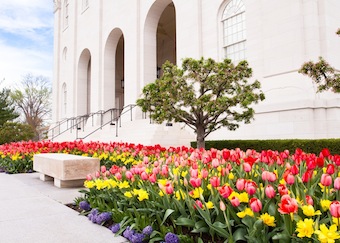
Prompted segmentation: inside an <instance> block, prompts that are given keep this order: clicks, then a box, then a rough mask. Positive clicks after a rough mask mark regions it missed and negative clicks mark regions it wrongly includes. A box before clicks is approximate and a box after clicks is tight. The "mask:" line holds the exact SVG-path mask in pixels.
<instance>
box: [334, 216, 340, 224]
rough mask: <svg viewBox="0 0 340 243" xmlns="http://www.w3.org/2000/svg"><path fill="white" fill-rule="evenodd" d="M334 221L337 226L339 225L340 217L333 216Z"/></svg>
mask: <svg viewBox="0 0 340 243" xmlns="http://www.w3.org/2000/svg"><path fill="white" fill-rule="evenodd" d="M332 222H333V224H335V225H336V226H339V225H340V218H335V217H332Z"/></svg>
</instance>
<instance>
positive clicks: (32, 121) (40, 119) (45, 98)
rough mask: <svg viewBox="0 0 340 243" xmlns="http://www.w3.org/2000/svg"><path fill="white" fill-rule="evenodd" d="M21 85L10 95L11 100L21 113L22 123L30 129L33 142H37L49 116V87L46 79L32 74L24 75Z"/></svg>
mask: <svg viewBox="0 0 340 243" xmlns="http://www.w3.org/2000/svg"><path fill="white" fill-rule="evenodd" d="M21 85H22V88H18V89H16V90H14V91H13V92H12V93H11V98H12V100H13V103H14V104H15V105H16V107H17V109H18V110H19V111H21V112H22V113H23V116H24V121H25V122H26V123H27V124H29V125H30V126H31V127H32V129H33V131H34V134H35V137H34V140H39V139H40V138H41V137H42V135H43V134H42V133H43V131H44V130H46V129H45V128H46V124H45V121H46V119H48V118H49V116H50V114H51V101H50V97H51V93H52V91H51V86H50V83H49V80H48V79H47V78H46V77H43V76H33V75H32V74H27V75H25V76H24V77H23V79H22V82H21Z"/></svg>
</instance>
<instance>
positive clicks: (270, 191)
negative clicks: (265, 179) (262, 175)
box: [265, 185, 276, 198]
mask: <svg viewBox="0 0 340 243" xmlns="http://www.w3.org/2000/svg"><path fill="white" fill-rule="evenodd" d="M265 193H266V196H267V197H268V198H274V197H275V195H276V192H275V189H274V187H273V186H272V185H267V186H266V189H265Z"/></svg>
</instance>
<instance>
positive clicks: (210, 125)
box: [137, 58, 264, 148]
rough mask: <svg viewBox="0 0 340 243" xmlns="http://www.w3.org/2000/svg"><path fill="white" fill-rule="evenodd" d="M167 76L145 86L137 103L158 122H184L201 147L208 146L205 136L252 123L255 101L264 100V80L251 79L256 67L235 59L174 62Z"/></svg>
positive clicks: (168, 66)
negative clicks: (253, 68) (252, 67)
mask: <svg viewBox="0 0 340 243" xmlns="http://www.w3.org/2000/svg"><path fill="white" fill-rule="evenodd" d="M162 69H163V76H162V77H161V78H160V79H157V80H156V81H155V82H154V83H150V84H148V85H146V86H145V87H144V89H143V96H144V97H143V98H140V99H138V100H137V105H139V106H140V107H142V110H143V111H144V112H146V111H149V112H150V113H151V118H152V119H154V120H155V121H156V122H158V123H162V122H164V121H175V122H183V123H185V124H186V125H188V126H189V127H190V128H192V129H193V130H194V131H195V133H196V134H197V147H199V148H202V147H203V148H204V147H205V138H206V137H207V136H208V135H209V134H210V133H211V132H213V131H215V130H217V129H219V128H221V127H227V128H228V129H229V130H235V129H237V128H238V127H239V122H242V121H243V122H245V123H250V120H251V119H252V118H253V117H254V109H253V108H252V107H251V105H252V104H255V103H257V102H258V101H260V100H263V99H264V94H263V93H262V91H260V90H259V89H260V82H259V81H257V80H256V81H255V82H253V83H251V84H249V83H248V82H247V79H249V78H250V77H251V76H252V70H251V68H250V67H249V66H248V63H247V62H246V61H242V62H240V63H238V64H237V65H234V64H233V63H232V62H231V60H229V59H225V60H224V61H223V62H216V61H214V60H213V59H203V58H201V59H200V60H194V59H191V58H186V59H184V60H183V63H182V68H179V67H177V66H176V65H174V64H171V63H170V62H166V63H165V64H164V65H163V67H162Z"/></svg>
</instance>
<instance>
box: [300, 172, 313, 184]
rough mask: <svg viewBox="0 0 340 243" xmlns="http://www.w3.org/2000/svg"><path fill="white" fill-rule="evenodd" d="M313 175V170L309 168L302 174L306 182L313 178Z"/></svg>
mask: <svg viewBox="0 0 340 243" xmlns="http://www.w3.org/2000/svg"><path fill="white" fill-rule="evenodd" d="M312 176H313V171H312V170H307V171H306V172H305V173H303V175H302V181H303V182H304V183H307V182H308V181H309V180H310V179H312Z"/></svg>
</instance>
